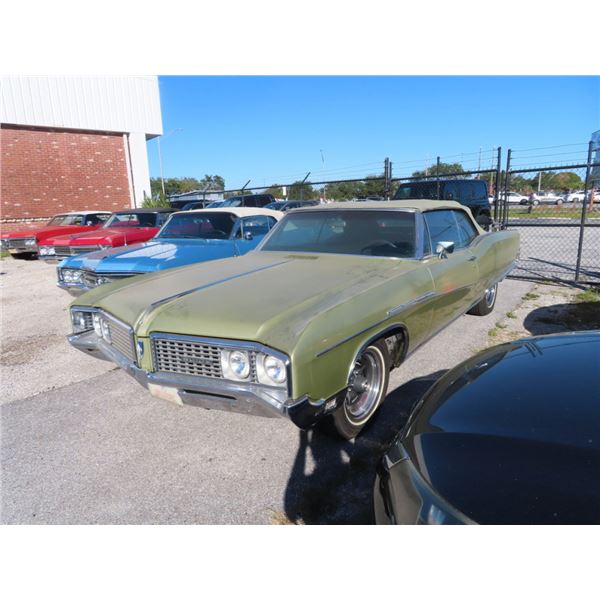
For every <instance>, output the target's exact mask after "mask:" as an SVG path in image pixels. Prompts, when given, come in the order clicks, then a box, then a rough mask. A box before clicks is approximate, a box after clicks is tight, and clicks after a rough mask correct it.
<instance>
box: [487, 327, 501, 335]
mask: <svg viewBox="0 0 600 600" xmlns="http://www.w3.org/2000/svg"><path fill="white" fill-rule="evenodd" d="M498 333H499V331H498V328H497V327H494V329H490V330H489V331H488V335H489V336H490V337H498Z"/></svg>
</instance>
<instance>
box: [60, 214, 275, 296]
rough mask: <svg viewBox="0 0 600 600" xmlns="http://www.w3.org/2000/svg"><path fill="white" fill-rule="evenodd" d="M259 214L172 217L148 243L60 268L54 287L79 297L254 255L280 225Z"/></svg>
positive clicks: (272, 216) (91, 255) (72, 261)
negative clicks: (129, 280) (131, 280)
mask: <svg viewBox="0 0 600 600" xmlns="http://www.w3.org/2000/svg"><path fill="white" fill-rule="evenodd" d="M282 217H283V215H282V214H281V213H280V212H276V211H271V210H265V209H263V208H223V209H220V208H208V209H204V210H194V211H186V212H177V213H174V214H173V215H171V217H170V218H169V220H168V221H167V222H166V223H165V224H164V225H163V227H162V229H161V230H160V232H159V233H158V234H157V235H156V236H155V237H154V238H152V239H151V240H150V241H149V242H145V243H143V244H134V245H133V246H127V247H125V248H123V247H119V248H110V249H108V250H100V251H99V252H91V253H89V254H82V255H79V256H72V257H70V258H67V259H65V260H64V261H63V262H61V263H60V265H59V267H58V269H57V271H58V287H60V288H62V289H64V290H67V291H68V292H69V293H70V294H72V295H73V296H79V295H80V294H82V293H83V292H86V291H88V290H90V289H92V288H94V287H97V286H98V285H102V284H105V283H112V282H113V281H117V280H120V279H123V278H126V277H132V276H134V275H140V274H143V273H153V272H155V271H164V270H166V269H173V268H174V267H181V266H184V265H190V264H194V263H199V262H205V261H208V260H215V259H218V258H226V257H230V256H242V255H243V254H246V252H249V251H250V250H253V249H254V248H255V247H256V246H257V245H258V243H259V242H260V241H261V240H262V239H263V237H264V236H265V235H266V234H267V233H268V232H269V231H270V229H271V228H272V227H273V226H274V225H275V224H276V223H277V221H278V220H279V219H281V218H282Z"/></svg>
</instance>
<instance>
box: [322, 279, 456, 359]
mask: <svg viewBox="0 0 600 600" xmlns="http://www.w3.org/2000/svg"><path fill="white" fill-rule="evenodd" d="M457 289H461V288H457ZM455 291H456V290H451V291H449V292H446V293H448V294H451V293H452V292H455ZM441 295H442V294H439V293H437V292H433V291H430V292H427V293H425V294H421V295H420V296H417V298H415V299H414V300H410V301H409V302H405V303H403V304H399V305H398V306H395V307H394V308H390V309H389V310H388V311H387V313H386V316H385V318H383V319H380V320H379V321H376V322H375V323H373V324H371V325H369V326H368V327H365V328H364V329H361V330H360V331H358V332H357V333H353V334H352V335H350V336H348V337H347V338H344V339H343V340H340V341H339V342H337V343H335V344H333V345H332V346H329V347H328V348H325V349H324V350H321V351H320V352H318V353H317V354H316V355H315V356H316V358H319V357H321V356H323V355H324V354H327V353H328V352H331V351H332V350H335V349H336V348H339V347H340V346H342V345H343V344H345V343H347V342H349V341H350V340H353V339H354V338H356V337H359V336H361V335H362V334H363V333H367V331H370V330H371V329H373V328H374V327H377V326H378V325H382V324H383V323H385V322H386V321H388V320H389V319H391V318H392V317H394V316H396V315H397V314H398V313H400V312H402V311H403V310H406V309H409V308H414V307H415V306H418V305H419V304H422V303H424V302H428V301H429V300H432V299H433V298H437V297H439V296H441Z"/></svg>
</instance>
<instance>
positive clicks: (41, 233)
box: [0, 225, 87, 241]
mask: <svg viewBox="0 0 600 600" xmlns="http://www.w3.org/2000/svg"><path fill="white" fill-rule="evenodd" d="M81 229H84V225H53V226H52V227H39V228H37V229H25V230H23V231H11V232H10V233H3V234H2V235H1V236H0V237H1V238H2V239H17V238H31V237H38V238H39V237H42V238H44V241H45V240H46V238H48V237H49V236H55V235H64V234H66V233H68V232H69V231H78V230H81ZM86 229H87V227H86Z"/></svg>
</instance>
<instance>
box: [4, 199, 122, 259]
mask: <svg viewBox="0 0 600 600" xmlns="http://www.w3.org/2000/svg"><path fill="white" fill-rule="evenodd" d="M111 214H112V212H111V211H106V210H99V211H89V210H82V211H80V212H71V213H63V214H60V215H55V216H54V217H52V218H51V219H50V221H48V223H46V225H44V226H43V227H40V228H39V229H28V230H26V231H13V232H11V233H3V234H2V235H0V249H1V250H2V251H3V252H6V251H8V252H10V253H11V254H12V255H13V257H14V258H33V257H35V256H36V255H37V254H38V247H39V246H40V244H42V243H45V242H46V240H47V239H48V238H50V237H53V236H57V235H63V234H68V233H81V232H91V231H93V230H95V229H98V228H99V227H102V225H103V224H104V223H105V222H106V221H107V219H108V218H109V217H110V215H111Z"/></svg>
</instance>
